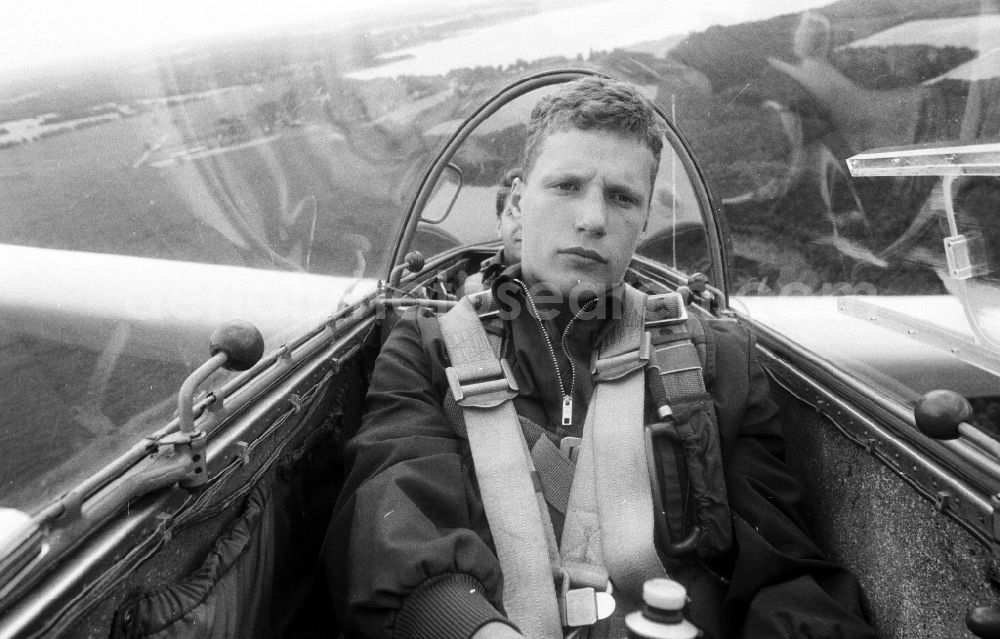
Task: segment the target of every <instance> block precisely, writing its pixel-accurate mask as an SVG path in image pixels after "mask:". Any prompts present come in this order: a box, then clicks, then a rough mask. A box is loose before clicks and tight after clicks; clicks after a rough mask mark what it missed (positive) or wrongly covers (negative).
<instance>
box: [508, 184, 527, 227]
mask: <svg viewBox="0 0 1000 639" xmlns="http://www.w3.org/2000/svg"><path fill="white" fill-rule="evenodd" d="M523 191H524V182H523V181H522V180H521V178H519V177H516V178H514V181H513V182H511V184H510V203H509V205H510V212H511V213H512V214H513V215H516V216H518V217H520V216H521V194H522V192H523Z"/></svg>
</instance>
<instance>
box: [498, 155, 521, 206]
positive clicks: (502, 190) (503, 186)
mask: <svg viewBox="0 0 1000 639" xmlns="http://www.w3.org/2000/svg"><path fill="white" fill-rule="evenodd" d="M519 177H521V167H517V168H514V169H511V170H509V171H507V172H506V173H505V174H504V176H503V180H502V181H501V182H500V186H499V187H497V219H499V218H500V216H502V215H503V210H504V209H505V208H507V198H509V197H510V187H511V186H513V184H514V178H519Z"/></svg>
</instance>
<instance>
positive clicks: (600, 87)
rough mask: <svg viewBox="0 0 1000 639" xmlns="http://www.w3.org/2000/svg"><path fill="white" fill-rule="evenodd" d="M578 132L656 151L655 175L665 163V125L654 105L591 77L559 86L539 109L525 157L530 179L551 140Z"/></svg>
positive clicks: (619, 86) (628, 87)
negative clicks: (619, 138)
mask: <svg viewBox="0 0 1000 639" xmlns="http://www.w3.org/2000/svg"><path fill="white" fill-rule="evenodd" d="M572 129H577V130H580V131H600V132H605V133H614V134H617V135H620V136H622V137H624V138H631V139H633V140H636V141H638V142H641V143H643V144H645V145H646V146H647V147H649V150H650V151H652V152H653V160H654V161H653V175H652V177H651V178H650V179H651V180H655V179H656V171H657V170H658V168H659V164H660V151H661V150H662V149H663V137H662V136H663V134H664V126H663V123H662V121H661V119H660V117H659V115H657V113H656V110H655V109H654V108H653V105H652V104H651V103H650V102H649V100H647V99H646V97H645V96H644V95H642V94H641V93H639V91H638V89H636V88H635V87H634V86H632V85H631V84H628V83H626V82H621V81H618V80H612V79H609V78H602V77H596V76H587V77H584V78H580V79H579V80H573V81H572V82H567V83H566V84H564V85H562V86H561V87H559V89H558V90H557V91H555V92H554V93H551V94H549V95H547V96H545V97H543V98H542V99H541V100H539V101H538V104H536V105H535V108H534V109H532V111H531V120H530V121H529V122H528V139H527V141H526V142H525V145H524V155H523V156H522V158H521V166H522V167H523V169H522V171H523V175H525V176H526V175H528V174H529V173H530V172H531V168H532V166H533V164H534V162H535V159H536V158H537V156H538V150H539V149H540V148H541V146H542V143H543V142H544V141H545V138H547V137H548V136H549V135H551V134H553V133H556V132H559V131H568V130H572Z"/></svg>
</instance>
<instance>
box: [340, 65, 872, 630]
mask: <svg viewBox="0 0 1000 639" xmlns="http://www.w3.org/2000/svg"><path fill="white" fill-rule="evenodd" d="M662 133H663V131H662V124H661V122H660V120H658V118H657V115H656V113H655V112H654V110H653V109H652V107H651V106H650V104H649V103H648V102H647V101H646V99H645V98H644V97H643V96H642V95H641V94H639V93H638V92H637V91H636V90H635V89H634V88H633V87H631V86H630V85H627V84H624V83H620V82H616V81H611V80H605V79H598V78H585V79H581V80H577V81H574V82H571V83H568V84H566V85H564V86H563V87H561V88H560V89H559V90H558V91H556V92H555V93H553V94H551V95H549V96H546V97H545V98H543V99H542V100H541V101H540V102H539V104H538V105H537V106H536V107H535V109H534V111H533V112H532V116H531V122H530V125H529V137H528V142H527V144H526V148H525V151H524V156H523V160H524V161H523V174H522V176H521V177H520V178H519V179H516V180H514V182H513V185H512V192H511V203H510V205H511V208H512V210H513V211H514V212H515V213H517V214H518V215H519V216H520V220H521V224H522V226H523V231H522V232H523V244H522V253H521V263H520V264H519V265H515V266H512V267H510V268H508V269H507V270H505V271H504V272H503V273H502V274H501V275H500V276H499V277H498V278H497V280H496V281H495V282H494V283H493V286H492V291H491V294H485V295H481V296H478V299H476V305H475V307H474V306H473V305H472V304H471V303H470V302H465V301H463V302H462V304H460V305H459V306H458V307H456V310H453V311H452V312H450V313H449V314H448V315H446V316H444V317H441V318H439V317H436V316H434V315H433V314H432V313H431V312H430V311H417V312H414V313H410V314H408V315H406V316H404V318H403V319H401V320H400V321H399V323H398V324H397V326H396V327H395V329H394V331H393V333H392V335H391V336H390V337H389V339H388V341H387V342H386V344H385V345H384V347H383V350H382V352H381V354H380V355H379V358H378V360H377V361H376V364H375V370H374V373H373V375H372V381H371V387H370V390H369V394H368V401H367V408H368V412H367V415H366V417H365V421H364V424H363V425H362V428H361V430H360V431H359V433H358V435H357V436H356V437H355V439H354V440H352V442H351V443H350V445H349V447H348V457H349V459H348V462H349V465H350V472H349V476H348V479H347V481H346V484H345V487H344V492H343V494H342V496H341V499H340V502H339V504H338V507H337V510H336V513H335V515H334V519H333V521H332V522H331V529H330V534H329V537H328V539H327V545H326V548H327V552H328V557H327V559H328V577H329V580H330V583H331V585H332V587H333V589H334V597H335V600H336V601H337V602H338V606H339V607H340V611H339V612H340V615H341V619H342V621H343V622H344V625H345V627H346V629H347V631H348V632H349V633H351V636H360V637H386V638H388V637H394V638H396V639H401V638H406V637H435V638H449V637H460V638H463V639H464V638H468V637H473V638H474V639H490V638H503V637H530V638H532V639H535V638H545V639H549V638H555V637H561V636H563V634H564V633H570V632H578V631H580V630H581V629H582V630H583V631H584V632H589V633H590V634H589V636H590V637H615V638H623V637H625V629H624V621H623V617H624V615H625V613H627V612H629V611H632V610H636V609H638V608H640V607H641V604H642V601H641V599H642V597H643V593H642V590H643V584H644V583H645V581H646V580H647V579H649V578H653V577H663V576H666V575H669V576H670V577H672V578H673V579H675V580H677V581H679V582H681V583H682V584H683V585H684V586H685V587H687V593H688V597H689V603H688V606H687V608H686V614H687V616H688V617H689V618H690V620H691V621H693V622H694V623H695V624H696V625H697V626H699V627H700V628H701V630H702V631H703V632H704V633H705V636H708V637H715V638H716V639H719V638H725V637H748V638H749V637H753V638H765V637H766V638H768V639H773V638H779V637H811V638H820V637H830V638H833V637H838V638H848V637H851V638H861V637H865V638H867V637H874V636H875V635H874V633H873V631H872V630H871V629H870V627H869V626H868V625H867V623H866V622H865V621H864V618H863V614H862V612H861V608H860V603H859V592H858V589H857V586H856V584H855V582H854V580H853V578H852V577H851V576H850V575H849V574H847V573H846V572H845V571H843V570H842V569H840V568H838V567H837V566H836V565H834V564H832V563H830V562H829V561H827V560H826V559H825V558H824V557H823V555H822V553H821V552H820V551H819V549H818V548H817V547H816V546H815V545H814V544H813V543H812V542H811V541H810V539H809V537H808V536H807V534H806V532H805V530H804V526H803V522H802V520H801V518H800V515H799V512H798V510H797V503H798V502H799V500H800V499H801V498H802V494H801V490H800V488H799V485H798V483H797V482H796V481H795V479H794V478H793V477H792V475H791V473H790V472H789V470H788V469H787V468H786V466H785V464H784V462H783V460H782V455H783V444H782V438H781V429H780V425H779V423H778V417H777V410H776V407H775V405H774V404H773V403H772V402H771V401H770V399H769V397H768V387H767V381H766V378H765V376H764V373H763V372H762V370H761V368H760V367H759V365H758V364H757V363H756V361H755V358H754V348H753V344H752V340H751V338H750V335H749V334H748V332H747V330H746V329H745V328H743V327H742V326H741V325H739V324H737V323H735V322H731V321H723V320H708V321H703V320H699V319H697V318H694V317H692V318H690V319H687V320H685V319H684V315H683V313H682V312H681V311H682V310H683V305H679V306H678V305H677V304H676V303H674V304H673V305H671V304H670V303H669V301H670V300H674V302H676V297H670V296H669V295H667V296H659V297H655V298H654V297H650V298H648V299H647V298H646V296H645V295H644V294H642V293H640V292H638V291H636V290H635V289H633V288H631V287H629V286H628V285H626V284H625V283H624V281H623V278H624V276H625V272H626V268H627V266H628V264H629V261H630V259H631V257H632V253H633V251H634V250H635V248H636V245H637V243H638V241H639V238H640V236H641V235H642V233H643V231H644V229H645V227H646V224H647V221H648V216H649V211H650V201H651V197H652V195H653V182H654V179H655V176H656V173H657V167H658V164H659V156H660V151H661V147H662ZM656 300H658V301H656ZM473 308H475V309H476V310H473ZM477 313H478V315H477ZM470 318H471V319H470ZM484 328H485V331H484V330H483V329H484ZM644 345H645V346H644ZM498 357H499V358H500V360H502V364H498ZM515 387H516V388H515ZM644 427H645V430H644ZM645 433H648V437H647V436H646V435H645ZM647 447H649V449H648V450H647ZM650 464H652V468H650ZM557 540H558V541H557ZM609 599H613V600H614V602H615V603H614V612H613V613H611V614H610V615H609V614H608V613H609V611H610V608H609V606H608V605H607V602H608V600H609ZM654 616H655V615H654ZM661 617H662V618H660V621H663V622H664V623H666V620H667V618H668V617H670V615H662V616H661Z"/></svg>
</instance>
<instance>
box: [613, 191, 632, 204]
mask: <svg viewBox="0 0 1000 639" xmlns="http://www.w3.org/2000/svg"><path fill="white" fill-rule="evenodd" d="M610 199H611V201H612V202H614V203H615V204H617V205H618V206H635V204H636V200H635V198H634V197H631V196H629V195H625V194H624V193H613V194H612V195H611V197H610Z"/></svg>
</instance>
